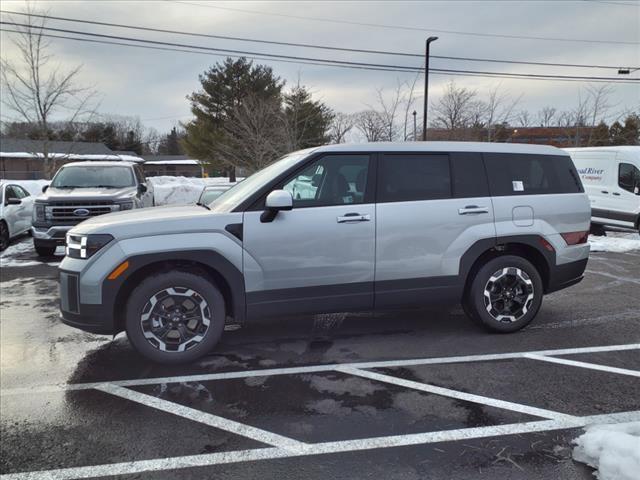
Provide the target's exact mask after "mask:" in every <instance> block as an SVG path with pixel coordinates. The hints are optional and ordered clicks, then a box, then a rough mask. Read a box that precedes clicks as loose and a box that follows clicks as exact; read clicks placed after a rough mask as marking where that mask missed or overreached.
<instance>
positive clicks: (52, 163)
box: [1, 3, 95, 178]
mask: <svg viewBox="0 0 640 480" xmlns="http://www.w3.org/2000/svg"><path fill="white" fill-rule="evenodd" d="M25 13H26V14H27V16H26V17H24V19H22V20H21V22H23V23H24V24H25V25H26V26H16V27H15V28H16V29H18V30H20V33H18V34H17V36H16V37H15V38H14V39H13V44H14V45H15V47H16V48H17V50H18V54H19V55H18V60H16V61H9V60H7V59H3V60H2V77H1V78H2V90H3V94H2V98H1V100H2V104H3V105H4V106H5V107H6V108H7V109H9V110H10V111H12V112H13V113H14V114H15V115H16V116H17V117H18V118H19V119H20V120H21V121H24V122H26V123H28V124H31V125H33V126H34V127H35V129H36V131H37V136H38V138H39V139H40V140H42V141H43V144H44V147H43V150H44V151H43V152H37V153H41V154H42V155H43V162H44V169H43V170H44V172H45V175H46V176H47V177H48V178H51V176H52V174H53V173H54V172H55V170H56V159H55V157H50V156H49V151H48V144H47V142H48V140H49V136H48V133H49V128H50V124H51V122H52V120H53V118H54V117H55V115H56V114H63V115H64V116H65V117H66V122H67V123H69V124H71V125H72V124H74V123H76V122H78V121H80V120H81V118H85V117H87V116H91V115H92V114H93V113H94V112H95V105H94V104H93V100H94V98H95V92H94V91H91V90H88V89H86V88H82V87H79V86H78V85H77V83H76V80H77V77H78V74H79V72H80V69H81V66H77V67H74V68H72V69H70V70H68V71H64V72H63V71H62V69H61V67H60V66H59V65H52V55H51V54H50V53H49V47H50V42H49V41H48V40H47V39H46V37H45V36H44V31H43V27H45V25H46V22H47V18H46V16H45V17H35V16H33V15H34V14H35V12H34V10H33V8H32V6H31V4H29V3H27V6H26V9H25Z"/></svg>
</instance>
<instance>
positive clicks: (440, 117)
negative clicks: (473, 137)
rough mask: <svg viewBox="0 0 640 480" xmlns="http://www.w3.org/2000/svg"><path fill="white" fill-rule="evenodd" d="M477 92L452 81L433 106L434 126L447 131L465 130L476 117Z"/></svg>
mask: <svg viewBox="0 0 640 480" xmlns="http://www.w3.org/2000/svg"><path fill="white" fill-rule="evenodd" d="M476 99H477V92H476V91H475V90H469V89H467V88H464V87H458V86H457V85H456V83H455V82H454V81H453V80H452V81H451V82H449V83H448V84H447V86H446V87H445V91H444V95H442V97H441V98H440V99H439V100H438V101H437V102H434V103H433V104H432V105H431V110H432V112H433V115H434V117H435V119H434V121H433V124H434V126H436V127H440V128H444V129H447V130H457V129H460V130H463V129H465V128H466V127H468V126H469V124H470V121H471V119H472V118H473V117H474V112H475V111H476V108H477V104H476V103H475V102H476Z"/></svg>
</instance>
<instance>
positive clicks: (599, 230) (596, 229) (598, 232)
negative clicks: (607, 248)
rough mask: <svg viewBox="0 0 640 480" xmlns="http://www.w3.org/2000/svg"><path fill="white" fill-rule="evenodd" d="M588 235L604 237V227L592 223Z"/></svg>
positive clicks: (605, 232)
mask: <svg viewBox="0 0 640 480" xmlns="http://www.w3.org/2000/svg"><path fill="white" fill-rule="evenodd" d="M589 233H590V234H591V235H595V236H597V237H604V236H606V235H607V231H606V230H605V229H604V225H600V224H599V223H592V224H591V227H590V228H589Z"/></svg>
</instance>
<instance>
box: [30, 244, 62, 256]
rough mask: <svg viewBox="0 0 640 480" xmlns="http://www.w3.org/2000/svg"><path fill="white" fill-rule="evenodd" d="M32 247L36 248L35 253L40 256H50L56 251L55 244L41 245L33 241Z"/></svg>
mask: <svg viewBox="0 0 640 480" xmlns="http://www.w3.org/2000/svg"><path fill="white" fill-rule="evenodd" d="M33 247H34V248H35V249H36V253H37V254H38V255H39V256H40V257H51V256H53V254H54V253H55V252H56V246H55V245H53V246H52V245H42V244H41V243H38V242H36V241H35V240H34V241H33Z"/></svg>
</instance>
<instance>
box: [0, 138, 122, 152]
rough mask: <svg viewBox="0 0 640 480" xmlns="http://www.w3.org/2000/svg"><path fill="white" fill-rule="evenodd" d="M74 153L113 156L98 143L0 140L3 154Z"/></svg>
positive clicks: (103, 145)
mask: <svg viewBox="0 0 640 480" xmlns="http://www.w3.org/2000/svg"><path fill="white" fill-rule="evenodd" d="M45 146H46V149H47V152H48V153H63V154H69V153H74V154H77V155H113V151H112V150H111V149H110V148H109V147H107V146H106V145H105V144H104V143H99V142H57V141H47V142H46V145H45V141H43V140H28V139H19V138H0V152H3V153H18V152H25V153H42V152H43V151H44V149H45Z"/></svg>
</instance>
